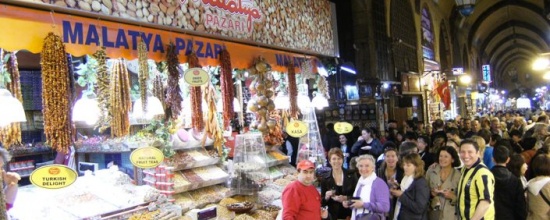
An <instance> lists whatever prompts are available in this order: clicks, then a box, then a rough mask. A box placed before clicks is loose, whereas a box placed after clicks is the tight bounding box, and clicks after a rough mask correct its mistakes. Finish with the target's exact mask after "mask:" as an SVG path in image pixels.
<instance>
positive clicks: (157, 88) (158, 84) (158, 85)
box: [153, 75, 166, 109]
mask: <svg viewBox="0 0 550 220" xmlns="http://www.w3.org/2000/svg"><path fill="white" fill-rule="evenodd" d="M153 96H155V97H157V98H158V99H159V100H161V102H162V107H163V109H166V103H164V102H163V101H162V100H164V85H163V82H162V76H160V75H156V76H155V78H154V79H153Z"/></svg>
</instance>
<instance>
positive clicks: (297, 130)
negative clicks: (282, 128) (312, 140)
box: [286, 121, 308, 138]
mask: <svg viewBox="0 0 550 220" xmlns="http://www.w3.org/2000/svg"><path fill="white" fill-rule="evenodd" d="M307 132H308V128H307V124H306V123H305V122H303V121H291V122H290V123H288V125H287V126H286V133H287V134H288V135H290V136H292V137H296V138H299V137H302V136H304V135H306V134H307Z"/></svg>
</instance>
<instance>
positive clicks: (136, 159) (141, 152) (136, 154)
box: [130, 147, 164, 169]
mask: <svg viewBox="0 0 550 220" xmlns="http://www.w3.org/2000/svg"><path fill="white" fill-rule="evenodd" d="M162 161H164V154H163V153H162V151H161V150H159V149H158V148H156V147H143V148H138V149H136V150H134V151H133V152H132V154H130V162H132V164H133V165H134V166H136V167H139V168H142V169H147V168H154V167H157V166H158V165H160V164H161V163H162Z"/></svg>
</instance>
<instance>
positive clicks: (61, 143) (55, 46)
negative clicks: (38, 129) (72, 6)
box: [40, 33, 72, 153]
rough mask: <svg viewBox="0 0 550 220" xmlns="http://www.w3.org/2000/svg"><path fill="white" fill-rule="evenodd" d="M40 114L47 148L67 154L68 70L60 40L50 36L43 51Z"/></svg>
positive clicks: (68, 127)
mask: <svg viewBox="0 0 550 220" xmlns="http://www.w3.org/2000/svg"><path fill="white" fill-rule="evenodd" d="M40 63H41V64H42V112H43V115H44V134H45V135H46V139H47V142H48V144H49V145H50V146H51V147H52V148H53V149H55V150H57V151H58V152H65V153H66V152H68V149H69V146H70V145H71V144H72V140H71V131H72V129H71V123H72V120H71V112H72V111H71V106H70V100H69V98H70V96H71V94H70V88H69V83H70V82H69V70H68V66H67V57H66V54H65V46H64V45H63V41H62V40H61V37H59V36H57V35H54V34H53V33H49V34H48V36H47V37H46V39H45V40H44V46H43V48H42V54H41V61H40Z"/></svg>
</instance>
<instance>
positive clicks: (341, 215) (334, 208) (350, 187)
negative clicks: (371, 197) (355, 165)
mask: <svg viewBox="0 0 550 220" xmlns="http://www.w3.org/2000/svg"><path fill="white" fill-rule="evenodd" d="M355 185H357V177H356V176H355V175H354V174H353V173H351V172H349V171H348V170H346V169H344V182H343V183H342V189H341V190H336V188H337V186H336V182H335V181H334V178H333V177H332V171H330V173H329V175H327V176H326V177H324V178H322V179H321V198H322V201H321V204H322V205H323V206H328V211H329V213H330V216H331V219H345V218H346V217H348V216H351V209H346V208H344V206H342V203H339V202H337V201H334V200H332V199H328V200H325V194H326V192H327V191H329V190H333V189H335V190H336V195H343V196H347V197H348V198H351V197H353V192H354V191H355Z"/></svg>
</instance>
